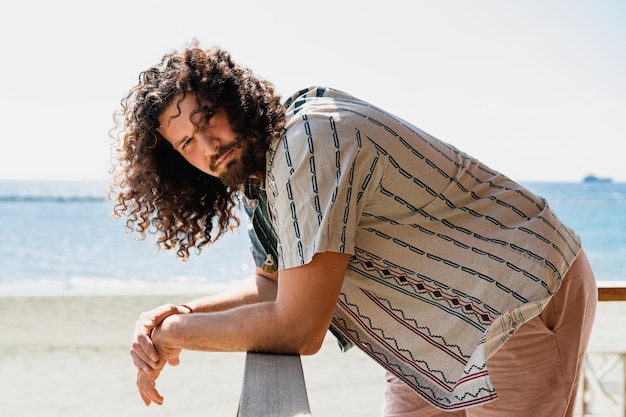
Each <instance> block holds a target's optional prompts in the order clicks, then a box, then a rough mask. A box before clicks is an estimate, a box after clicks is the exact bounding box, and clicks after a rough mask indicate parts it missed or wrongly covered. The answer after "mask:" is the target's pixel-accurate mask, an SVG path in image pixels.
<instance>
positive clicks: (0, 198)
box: [0, 195, 108, 203]
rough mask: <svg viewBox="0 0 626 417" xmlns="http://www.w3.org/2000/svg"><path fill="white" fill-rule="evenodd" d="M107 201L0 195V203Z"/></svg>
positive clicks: (87, 197) (85, 198) (51, 196)
mask: <svg viewBox="0 0 626 417" xmlns="http://www.w3.org/2000/svg"><path fill="white" fill-rule="evenodd" d="M101 201H108V199H107V198H106V197H105V196H95V195H82V196H81V195H75V196H71V195H70V196H58V195H0V203H24V202H25V203H92V202H101Z"/></svg>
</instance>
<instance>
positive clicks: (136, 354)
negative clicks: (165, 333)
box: [130, 304, 187, 379]
mask: <svg viewBox="0 0 626 417" xmlns="http://www.w3.org/2000/svg"><path fill="white" fill-rule="evenodd" d="M186 312H187V310H186V309H184V308H181V307H179V306H177V305H174V304H164V305H162V306H159V307H157V308H155V309H153V310H150V311H146V312H143V313H141V315H140V316H139V319H138V320H137V322H136V323H135V331H134V334H133V341H132V343H131V345H130V356H131V358H132V360H133V363H134V364H135V367H137V369H139V370H142V371H143V372H145V373H146V374H150V373H151V372H152V371H153V370H155V369H156V368H157V366H158V363H159V352H158V351H157V349H156V348H155V346H154V344H153V343H152V339H151V337H150V336H151V334H152V331H153V330H154V329H155V328H156V327H157V326H158V325H159V324H161V322H162V321H163V320H165V319H166V318H167V317H169V316H171V315H173V314H180V313H186ZM171 360H173V361H174V362H177V361H178V358H177V357H176V358H171ZM172 365H174V363H172ZM157 375H158V373H157ZM155 379H156V378H155Z"/></svg>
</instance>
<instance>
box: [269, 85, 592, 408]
mask: <svg viewBox="0 0 626 417" xmlns="http://www.w3.org/2000/svg"><path fill="white" fill-rule="evenodd" d="M286 106H287V125H286V127H285V131H284V134H283V136H282V137H280V138H278V139H276V140H275V141H274V143H273V144H272V146H271V147H270V149H269V150H268V154H267V177H266V188H267V198H268V208H269V210H268V211H269V213H268V215H269V216H270V218H271V221H272V225H273V228H274V229H275V230H276V232H277V238H278V247H277V257H278V259H277V262H278V269H279V270H280V269H286V268H292V267H297V266H301V265H304V264H307V263H308V262H310V261H311V260H312V258H313V255H315V254H316V253H319V252H325V251H333V252H342V253H347V254H350V255H352V256H351V259H350V262H349V265H348V270H347V273H346V276H345V279H344V283H343V287H342V289H341V292H340V295H339V299H338V301H337V307H336V311H335V314H334V317H333V320H332V324H331V330H333V333H336V334H337V333H338V334H340V335H342V336H343V337H345V338H346V339H348V340H349V341H351V342H352V343H353V344H354V345H356V346H358V347H359V348H361V349H362V350H363V351H364V352H365V353H366V354H367V355H369V356H370V357H372V358H373V359H374V360H376V361H377V362H378V363H380V364H381V365H382V366H383V367H384V368H386V369H387V370H389V371H391V372H393V373H394V374H395V375H397V376H398V377H399V378H400V379H402V380H403V381H404V382H405V383H406V384H408V385H409V386H411V387H412V388H413V389H414V390H415V391H416V392H417V393H419V394H420V395H421V396H422V397H423V398H424V399H426V400H427V401H428V402H430V403H431V404H432V405H434V406H435V407H438V408H441V409H444V410H453V409H459V408H465V407H469V406H472V405H477V404H481V403H484V402H487V401H490V400H493V399H495V398H497V394H496V392H495V389H494V387H493V386H492V384H491V383H490V380H489V375H488V372H487V367H486V360H487V358H488V357H489V356H490V355H492V354H493V352H495V351H496V350H497V349H498V348H499V347H501V346H502V344H504V342H505V341H506V340H507V339H508V338H509V337H510V336H511V335H512V334H513V333H514V332H515V330H516V329H517V328H519V326H521V325H522V324H523V323H525V322H527V321H528V320H530V319H532V318H533V317H535V316H536V315H538V314H539V313H540V312H541V310H542V309H543V307H544V306H545V305H546V303H547V302H548V301H549V300H550V298H551V297H552V296H553V295H554V293H555V292H556V291H557V290H558V288H559V286H560V283H561V280H562V278H563V276H564V274H565V273H566V272H567V270H568V269H569V267H570V265H571V264H572V262H573V261H574V259H575V258H576V256H577V255H578V253H579V251H580V239H579V238H578V237H577V236H576V234H575V233H574V232H573V231H572V230H570V229H569V228H568V227H566V226H564V225H563V224H562V223H561V222H560V221H559V219H558V218H557V216H556V215H555V214H554V213H553V212H552V210H551V209H550V208H549V206H548V204H547V202H546V201H544V200H543V199H542V198H540V197H537V196H535V195H534V194H533V193H531V192H530V191H529V190H527V189H525V188H524V187H522V186H521V185H519V184H517V183H515V182H513V181H511V180H510V179H509V178H507V177H505V176H504V175H502V174H500V173H498V172H496V171H494V170H492V169H490V168H489V167H487V166H485V165H484V164H482V163H481V162H479V161H478V160H476V159H474V158H472V157H471V156H469V155H467V154H465V153H463V152H461V151H459V150H458V149H456V148H454V147H453V146H451V145H449V144H447V143H445V142H442V141H440V140H438V139H436V138H434V137H432V136H430V135H428V134H427V133H425V132H423V131H421V130H420V129H418V128H416V127H414V126H412V125H411V124H409V123H407V122H406V121H403V120H401V119H399V118H397V117H395V116H393V115H391V114H389V113H387V112H385V111H383V110H380V109H378V108H376V107H374V106H372V105H371V104H368V103H366V102H363V101H361V100H359V99H357V98H355V97H352V96H350V95H348V94H345V93H342V92H339V91H336V90H333V89H329V88H320V87H312V88H309V89H305V90H302V91H299V92H298V93H296V94H295V95H294V96H292V97H291V98H290V99H288V100H287V102H286Z"/></svg>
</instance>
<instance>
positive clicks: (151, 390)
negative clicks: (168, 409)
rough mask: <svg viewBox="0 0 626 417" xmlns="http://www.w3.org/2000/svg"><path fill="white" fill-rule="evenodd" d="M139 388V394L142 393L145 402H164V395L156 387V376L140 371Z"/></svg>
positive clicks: (159, 403)
mask: <svg viewBox="0 0 626 417" xmlns="http://www.w3.org/2000/svg"><path fill="white" fill-rule="evenodd" d="M137 388H138V389H139V394H140V395H141V398H142V399H143V402H144V404H146V405H150V403H151V402H153V403H155V404H158V405H161V404H163V397H162V396H161V394H159V392H158V391H157V389H156V378H153V377H151V376H150V375H148V374H146V373H144V372H141V371H138V373H137Z"/></svg>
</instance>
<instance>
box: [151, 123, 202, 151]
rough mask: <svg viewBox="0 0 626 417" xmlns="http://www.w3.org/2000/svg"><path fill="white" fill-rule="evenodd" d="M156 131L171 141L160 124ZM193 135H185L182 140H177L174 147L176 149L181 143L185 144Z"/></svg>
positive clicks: (173, 144)
mask: <svg viewBox="0 0 626 417" xmlns="http://www.w3.org/2000/svg"><path fill="white" fill-rule="evenodd" d="M156 131H157V132H159V135H161V136H163V139H165V140H166V141H168V142H169V140H168V139H167V138H166V137H165V135H164V134H163V132H161V126H158V127H157V128H156ZM192 137H193V135H192V136H187V135H185V136H183V137H182V138H181V139H180V140H178V141H175V142H174V143H172V146H173V147H174V149H176V148H178V147H179V146H180V145H181V144H183V143H184V142H185V141H187V140H188V139H190V138H192Z"/></svg>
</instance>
